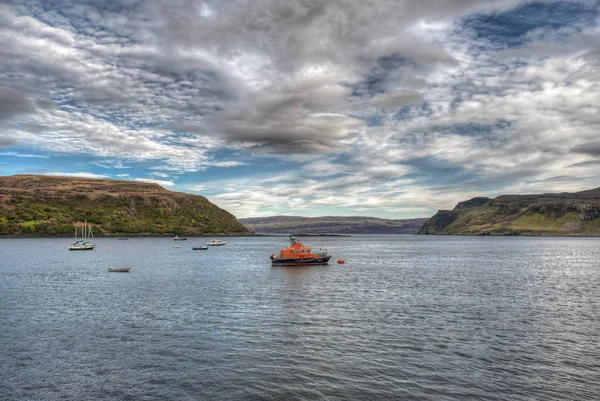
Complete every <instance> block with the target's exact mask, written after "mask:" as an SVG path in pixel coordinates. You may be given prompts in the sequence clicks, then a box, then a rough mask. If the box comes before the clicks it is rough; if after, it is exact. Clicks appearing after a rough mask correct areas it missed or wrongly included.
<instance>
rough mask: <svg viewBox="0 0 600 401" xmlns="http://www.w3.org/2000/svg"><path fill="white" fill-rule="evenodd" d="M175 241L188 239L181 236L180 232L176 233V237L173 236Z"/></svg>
mask: <svg viewBox="0 0 600 401" xmlns="http://www.w3.org/2000/svg"><path fill="white" fill-rule="evenodd" d="M173 241H187V238H186V237H180V236H179V234H175V238H173Z"/></svg>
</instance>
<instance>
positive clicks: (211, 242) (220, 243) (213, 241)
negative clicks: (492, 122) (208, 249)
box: [206, 239, 227, 246]
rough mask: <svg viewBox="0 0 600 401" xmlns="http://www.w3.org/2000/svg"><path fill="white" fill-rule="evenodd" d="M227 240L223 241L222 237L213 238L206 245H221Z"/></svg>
mask: <svg viewBox="0 0 600 401" xmlns="http://www.w3.org/2000/svg"><path fill="white" fill-rule="evenodd" d="M226 243H227V242H225V241H221V240H220V239H213V240H210V241H208V242H207V243H206V246H221V245H225V244H226Z"/></svg>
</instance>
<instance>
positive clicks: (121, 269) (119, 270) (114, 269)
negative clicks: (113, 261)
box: [108, 266, 131, 273]
mask: <svg viewBox="0 0 600 401" xmlns="http://www.w3.org/2000/svg"><path fill="white" fill-rule="evenodd" d="M129 269H131V267H112V266H111V267H109V268H108V271H109V272H113V273H128V272H129Z"/></svg>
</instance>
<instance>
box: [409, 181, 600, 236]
mask: <svg viewBox="0 0 600 401" xmlns="http://www.w3.org/2000/svg"><path fill="white" fill-rule="evenodd" d="M418 233H419V234H425V235H427V234H429V235H431V234H453V235H561V236H563V235H564V236H577V235H589V236H600V188H597V189H592V190H589V191H582V192H575V193H560V194H541V195H502V196H498V197H497V198H494V199H489V198H482V197H479V198H473V199H471V200H468V201H465V202H460V203H459V204H458V205H456V207H455V208H454V209H452V210H439V211H438V212H437V213H436V214H435V215H434V216H433V217H432V218H431V219H429V221H427V222H426V223H425V224H423V227H421V229H420V230H419V232H418Z"/></svg>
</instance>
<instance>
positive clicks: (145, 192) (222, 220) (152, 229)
mask: <svg viewBox="0 0 600 401" xmlns="http://www.w3.org/2000/svg"><path fill="white" fill-rule="evenodd" d="M84 220H87V221H88V223H91V224H92V225H93V226H94V227H95V228H94V231H95V232H96V233H104V234H119V233H123V234H134V233H149V234H163V233H180V234H186V235H194V234H205V233H207V234H208V233H246V232H247V230H246V228H245V227H243V226H242V225H241V224H240V223H239V222H238V221H237V220H236V218H235V216H233V215H232V214H230V213H228V212H227V211H225V210H223V209H220V208H218V207H217V206H215V205H214V204H212V203H210V202H209V201H208V200H207V199H206V198H204V197H202V196H198V195H191V194H184V193H178V192H171V191H168V190H166V189H164V188H162V187H160V186H159V185H156V184H147V183H137V182H129V181H114V180H94V179H84V178H66V177H45V176H30V175H23V176H11V177H0V234H5V235H6V234H17V235H18V234H49V235H52V234H70V233H72V232H73V231H74V226H78V225H80V224H81V222H83V221H84Z"/></svg>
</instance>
